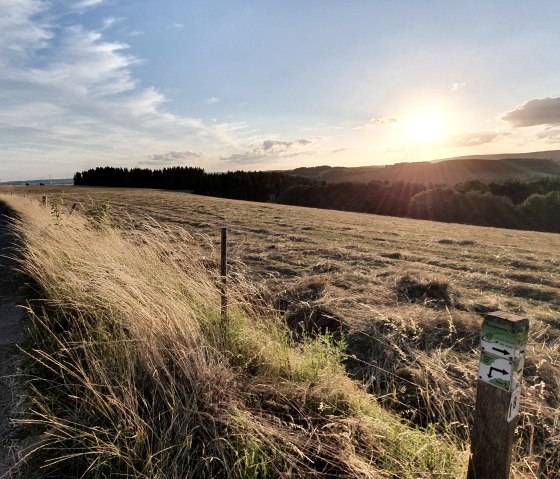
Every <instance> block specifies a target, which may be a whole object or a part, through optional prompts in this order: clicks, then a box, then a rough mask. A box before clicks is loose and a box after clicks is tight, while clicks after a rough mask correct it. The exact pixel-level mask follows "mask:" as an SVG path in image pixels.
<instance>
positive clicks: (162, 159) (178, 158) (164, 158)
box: [138, 151, 204, 167]
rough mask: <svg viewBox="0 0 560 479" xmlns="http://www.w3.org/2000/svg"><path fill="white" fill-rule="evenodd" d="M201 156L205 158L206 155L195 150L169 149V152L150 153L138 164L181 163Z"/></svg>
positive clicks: (161, 164)
mask: <svg viewBox="0 0 560 479" xmlns="http://www.w3.org/2000/svg"><path fill="white" fill-rule="evenodd" d="M201 158H204V155H203V154H202V153H198V152H195V151H168V152H167V153H156V154H153V155H148V157H147V158H146V159H145V160H143V161H140V162H138V164H139V165H152V166H159V167H163V166H171V165H180V164H184V163H185V162H187V161H192V160H200V159H201Z"/></svg>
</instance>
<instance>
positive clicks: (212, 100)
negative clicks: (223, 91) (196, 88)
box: [204, 96, 220, 105]
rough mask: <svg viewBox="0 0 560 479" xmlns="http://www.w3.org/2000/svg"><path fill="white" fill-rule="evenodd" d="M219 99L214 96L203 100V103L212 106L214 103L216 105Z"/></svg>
mask: <svg viewBox="0 0 560 479" xmlns="http://www.w3.org/2000/svg"><path fill="white" fill-rule="evenodd" d="M219 101H220V99H219V98H218V97H216V96H211V97H210V98H205V99H204V103H206V104H207V105H213V104H214V103H218V102H219Z"/></svg>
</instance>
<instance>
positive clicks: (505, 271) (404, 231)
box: [1, 186, 560, 478]
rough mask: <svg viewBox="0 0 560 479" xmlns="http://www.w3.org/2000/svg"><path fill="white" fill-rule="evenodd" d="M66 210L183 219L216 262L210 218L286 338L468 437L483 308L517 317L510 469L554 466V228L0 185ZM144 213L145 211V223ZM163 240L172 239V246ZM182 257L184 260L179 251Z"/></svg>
mask: <svg viewBox="0 0 560 479" xmlns="http://www.w3.org/2000/svg"><path fill="white" fill-rule="evenodd" d="M61 191H63V192H64V203H63V205H62V207H61V208H62V209H61V211H62V216H61V219H60V221H61V223H64V222H65V221H70V219H69V216H68V212H69V210H70V207H71V206H72V205H73V204H74V203H77V204H78V207H77V210H78V211H80V210H81V211H83V210H84V208H86V209H87V205H88V204H89V203H90V202H91V201H93V202H94V203H95V204H103V203H105V202H107V201H109V202H110V205H111V215H112V218H113V219H114V220H116V221H117V222H118V223H120V224H121V226H122V227H123V228H124V229H134V227H135V225H141V224H145V221H146V218H150V219H153V220H155V221H156V222H158V223H161V224H163V225H170V226H172V227H180V228H183V229H185V230H186V231H187V232H188V233H189V234H190V235H192V237H193V238H194V239H195V241H196V242H197V244H198V245H199V246H200V248H202V250H203V251H204V252H205V253H204V254H205V261H204V264H205V266H206V267H208V268H210V270H211V271H216V273H217V270H218V249H219V248H218V245H219V243H218V242H219V233H220V228H221V227H223V226H225V227H227V228H228V232H229V239H230V243H229V251H228V255H229V259H230V275H231V281H232V283H233V285H236V286H237V287H239V288H241V289H243V291H244V293H243V296H242V300H243V301H247V302H250V303H251V304H252V305H253V306H254V307H256V308H258V309H259V310H263V311H268V312H269V314H271V315H275V316H277V317H278V318H280V320H281V321H282V322H283V323H285V324H287V325H288V326H289V328H290V330H291V331H292V334H293V338H294V341H295V342H297V341H305V338H307V337H315V336H317V335H318V334H319V333H324V332H325V331H327V330H328V331H329V332H330V333H332V334H333V335H334V337H335V339H339V338H340V339H342V340H343V341H344V344H345V346H344V348H345V350H344V352H345V357H344V358H343V363H344V366H345V369H346V372H347V374H348V375H349V376H350V377H351V378H352V379H354V380H355V381H357V382H358V383H359V384H361V385H363V388H364V389H365V390H366V391H367V392H369V393H372V394H373V395H375V397H376V398H377V402H378V403H379V404H381V405H383V406H384V407H385V408H387V409H388V410H390V411H391V412H393V413H395V414H397V415H399V416H400V417H402V418H403V419H406V420H409V421H410V422H411V423H412V424H413V425H416V426H419V427H421V428H423V429H425V428H428V429H429V430H433V431H435V432H436V433H437V434H438V435H440V436H441V437H444V438H447V439H450V440H451V441H452V442H454V443H456V444H458V445H459V448H462V447H467V446H466V444H468V443H467V441H468V425H469V421H470V417H471V414H472V409H473V405H474V395H475V381H476V375H477V364H478V355H479V350H478V341H479V330H480V325H481V321H482V317H483V315H484V313H486V312H490V311H496V310H504V311H510V312H514V313H517V314H519V315H523V316H527V317H528V318H529V320H530V343H529V347H528V350H527V355H526V357H527V360H526V365H525V373H524V377H525V384H524V388H523V393H522V406H521V413H520V420H519V427H518V431H517V440H516V444H515V450H514V466H513V470H514V477H516V478H521V477H539V478H547V477H557V475H558V474H560V439H559V438H560V409H559V408H560V315H559V313H560V295H559V291H560V274H559V271H560V236H559V235H555V234H548V233H536V232H527V231H515V230H502V229H495V228H484V227H475V226H465V225H456V224H444V223H434V222H428V221H419V220H410V219H403V218H393V217H381V216H373V215H367V214H358V213H346V212H337V211H329V210H317V209H307V208H299V207H289V206H283V205H275V204H263V203H249V202H241V201H231V200H224V199H219V198H210V197H201V196H195V195H190V194H187V193H183V192H168V191H159V190H144V189H110V188H87V187H67V186H62V187H58V186H56V187H55V186H46V187H41V188H39V187H3V188H1V192H2V193H7V194H13V193H15V194H17V195H28V196H31V197H33V198H36V199H40V196H41V195H44V194H47V195H49V200H50V201H51V202H52V201H53V199H54V198H55V197H56V195H57V194H58V193H59V192H61ZM148 221H151V220H148ZM170 247H172V245H170ZM177 261H178V262H181V261H183V262H188V261H189V258H177Z"/></svg>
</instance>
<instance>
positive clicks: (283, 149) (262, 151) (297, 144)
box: [221, 136, 325, 165]
mask: <svg viewBox="0 0 560 479" xmlns="http://www.w3.org/2000/svg"><path fill="white" fill-rule="evenodd" d="M323 141H325V138H324V137H322V136H314V137H311V138H300V139H298V140H264V141H263V142H262V143H259V144H257V145H254V146H253V147H252V148H251V149H249V150H247V151H244V152H242V153H233V154H231V155H229V156H227V157H222V158H221V160H223V161H226V162H228V163H232V164H238V165H254V164H259V163H262V162H265V161H266V162H269V161H271V160H274V161H277V160H283V159H288V158H294V157H296V156H300V155H305V154H307V155H309V154H313V153H314V151H313V150H311V149H310V148H308V147H309V146H311V145H314V144H316V143H321V142H323Z"/></svg>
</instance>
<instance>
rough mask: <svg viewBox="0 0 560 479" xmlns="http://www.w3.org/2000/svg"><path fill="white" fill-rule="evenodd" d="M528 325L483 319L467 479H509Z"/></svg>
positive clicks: (500, 316) (512, 319)
mask: <svg viewBox="0 0 560 479" xmlns="http://www.w3.org/2000/svg"><path fill="white" fill-rule="evenodd" d="M528 335H529V320H528V319H527V318H522V317H520V316H516V315H514V314H511V313H505V312H503V311H498V312H495V313H490V314H488V315H487V316H486V317H485V318H484V322H483V324H482V332H481V339H480V348H481V354H480V364H479V366H478V383H477V392H476V405H475V411H474V423H473V427H472V430H471V457H470V460H469V471H468V475H467V479H508V477H509V470H510V465H511V448H512V445H513V433H514V430H515V426H516V423H517V414H518V413H519V403H520V399H521V377H522V375H523V366H524V364H525V350H526V348H527V339H528Z"/></svg>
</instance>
